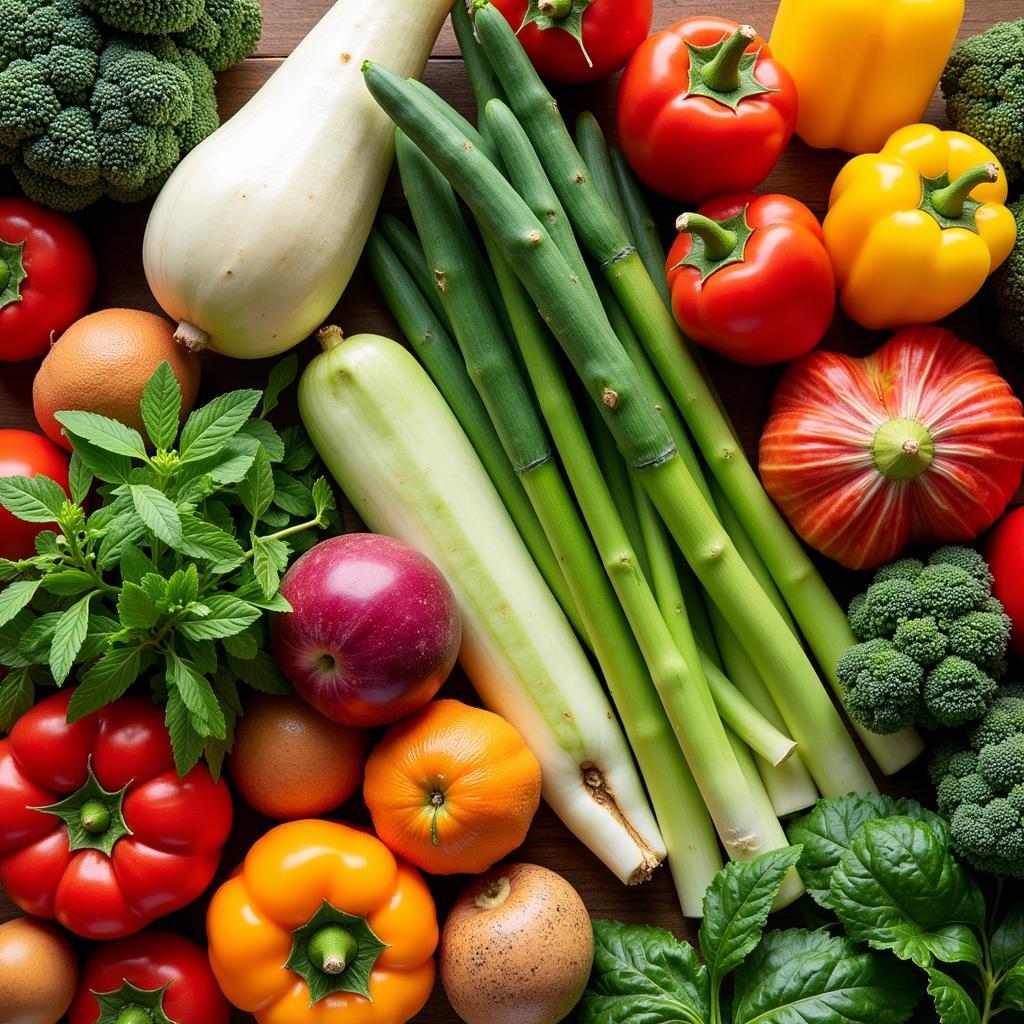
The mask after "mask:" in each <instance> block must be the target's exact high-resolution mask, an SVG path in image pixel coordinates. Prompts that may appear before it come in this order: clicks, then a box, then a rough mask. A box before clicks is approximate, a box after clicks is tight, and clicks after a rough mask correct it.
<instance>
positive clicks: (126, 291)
mask: <svg viewBox="0 0 1024 1024" xmlns="http://www.w3.org/2000/svg"><path fill="white" fill-rule="evenodd" d="M340 2H343V3H344V2H351V0H340ZM408 2H410V3H415V2H416V0H408ZM263 6H264V10H265V12H266V27H265V31H264V35H263V40H262V42H261V44H260V47H259V49H258V51H257V55H256V56H255V57H253V58H252V59H250V60H248V61H246V62H245V63H244V64H243V65H241V66H240V67H238V68H235V69H233V70H231V71H228V72H226V73H224V74H223V75H221V76H220V83H219V99H220V107H221V113H222V116H223V117H225V118H226V117H229V116H230V115H231V114H233V113H234V112H235V111H236V110H237V109H238V108H239V107H240V106H241V105H242V104H243V103H244V102H245V101H246V100H247V99H248V98H249V97H250V96H251V95H252V94H253V93H254V92H255V91H256V90H257V89H258V88H259V87H260V86H261V85H262V84H263V83H264V82H265V81H266V80H267V79H268V78H269V77H270V75H271V74H273V72H274V70H275V69H276V68H277V66H278V65H279V64H280V62H281V59H282V58H283V57H285V56H287V54H288V53H289V52H290V51H291V49H292V48H293V47H294V46H295V45H296V44H297V43H298V42H299V40H300V39H302V37H303V36H304V35H305V34H306V32H308V31H309V29H310V28H312V27H313V25H314V24H315V23H316V21H317V20H318V19H319V17H320V16H321V15H322V14H323V13H324V11H326V10H327V9H328V8H329V7H330V6H331V0H263ZM655 6H656V14H655V28H662V27H665V26H666V25H669V24H671V23H672V22H674V21H676V20H678V19H679V18H681V17H684V16H687V15H692V14H703V13H710V11H711V10H712V9H713V10H714V12H715V13H719V14H722V15H724V16H727V17H731V18H735V19H736V20H738V21H745V22H750V23H752V24H753V25H755V27H757V28H758V29H759V31H761V32H762V33H763V34H764V35H767V34H768V33H769V31H770V29H771V24H772V20H773V18H774V12H775V7H776V3H775V0H718V2H717V4H715V5H713V8H712V7H711V6H704V5H701V4H698V3H695V2H693V0H656V4H655ZM1021 12H1022V5H1021V0H967V14H966V17H965V20H964V24H963V28H962V34H964V35H967V34H972V33H975V32H978V31H981V30H982V29H984V28H986V27H988V26H989V25H991V24H992V23H994V22H996V21H1001V20H1005V19H1008V18H1011V17H1019V16H1020V15H1021ZM425 79H426V81H427V82H428V84H430V85H431V86H432V87H433V88H434V89H436V90H438V91H439V92H440V93H441V94H442V95H443V96H445V97H446V98H447V99H448V100H449V101H451V102H453V103H454V104H455V106H457V107H458V108H459V109H460V110H462V111H463V112H465V113H467V114H472V113H473V101H472V97H471V93H470V91H469V88H468V84H467V82H466V79H465V75H464V71H463V68H462V66H461V63H460V62H459V60H458V51H457V48H456V46H455V42H454V38H453V36H452V34H451V31H450V27H448V26H446V27H445V29H444V31H443V32H442V34H441V36H440V38H439V40H438V43H437V46H436V49H435V51H434V57H433V58H432V59H431V62H430V64H429V66H428V68H427V71H426V75H425ZM614 95H615V82H614V80H613V81H609V82H605V83H601V84H599V85H596V86H593V87H581V88H575V89H563V90H561V91H560V92H559V94H558V96H559V102H560V105H561V106H562V109H563V110H564V112H565V114H566V116H567V118H575V116H576V114H577V113H578V112H579V111H580V110H584V109H589V110H593V111H594V112H595V113H596V114H597V115H598V117H599V118H600V120H601V122H602V124H603V125H604V126H605V130H606V131H607V132H608V133H609V136H610V137H612V138H613V136H614V123H613V118H612V117H611V116H610V115H611V111H612V105H613V102H614ZM929 116H930V119H932V120H935V121H937V122H938V123H942V122H943V120H944V118H943V116H942V107H941V102H940V101H939V99H938V98H936V99H935V101H934V102H933V104H932V107H931V110H930V113H929ZM844 160H845V157H844V156H843V155H842V154H839V153H836V152H831V151H829V152H823V151H815V150H811V149H809V148H808V147H806V146H804V145H803V144H802V143H800V142H799V141H798V140H794V142H793V143H792V144H791V146H790V147H789V148H788V150H787V152H786V153H785V155H784V156H783V158H782V160H781V162H780V163H779V166H778V167H777V169H776V170H775V172H774V173H773V175H772V176H771V178H769V180H768V181H767V182H766V184H765V186H764V188H763V190H764V191H777V192H785V193H788V194H790V195H793V196H796V197H797V198H799V199H801V200H802V201H803V202H805V203H807V204H808V205H809V206H810V207H811V208H812V209H814V210H815V211H816V212H817V213H819V214H821V213H822V212H823V211H824V207H825V204H826V200H827V196H828V192H829V188H830V186H831V183H832V180H833V178H834V177H835V174H836V172H837V171H838V169H839V168H840V167H841V165H842V164H843V162H844ZM385 204H386V205H387V206H390V207H394V208H399V207H401V206H402V205H403V204H402V199H401V194H400V191H399V189H398V188H397V185H396V183H395V182H394V180H392V182H391V183H389V186H388V191H387V194H386V196H385ZM657 209H658V212H659V214H660V215H661V218H662V222H663V223H664V224H665V226H666V231H667V230H669V228H670V226H671V224H672V223H673V221H674V215H675V213H676V212H679V211H674V210H673V209H672V208H671V207H670V206H669V205H667V204H661V205H660V206H659V207H658V208H657ZM147 214H148V204H142V205H139V206H135V207H124V206H119V205H116V204H111V203H103V204H100V205H98V206H97V207H95V208H93V209H92V210H90V211H88V212H86V213H85V214H83V215H82V216H81V217H80V218H79V219H80V222H81V224H82V226H83V227H84V229H85V230H86V232H87V233H88V235H89V237H90V240H91V241H92V243H93V245H94V247H95V249H96V253H97V257H98V260H99V265H100V286H99V292H98V295H97V298H96V307H97V308H104V307H109V306H126V307H133V308H139V309H150V310H153V311H158V307H157V306H156V305H155V303H154V301H153V299H152V296H151V295H150V294H149V291H148V288H147V286H146V281H145V277H144V275H143V272H142V260H141V241H142V234H143V230H144V227H145V223H146V217H147ZM333 319H334V321H335V322H336V323H338V324H339V325H340V326H341V327H342V328H343V329H344V330H345V331H346V333H349V334H351V333H356V332H360V331H376V332H381V333H384V334H390V335H392V336H396V337H397V329H396V327H395V325H394V323H393V321H392V320H391V317H390V316H389V314H388V313H387V311H386V309H385V308H384V306H383V303H382V301H381V299H380V296H379V295H378V294H377V293H376V291H375V289H374V288H373V286H372V284H371V283H370V282H369V280H368V278H367V276H366V275H365V274H364V273H363V272H362V271H360V272H358V273H357V275H356V277H355V278H354V279H353V281H352V283H351V285H350V287H349V289H348V291H347V293H346V295H345V296H344V298H343V299H342V301H341V303H340V304H339V306H338V309H337V310H336V311H335V314H334V317H333ZM991 324H992V314H991V310H990V309H989V308H988V307H987V305H986V303H985V300H978V301H976V302H975V303H972V304H971V306H969V307H968V308H967V309H965V310H963V311H961V312H960V313H959V314H957V316H955V317H954V318H953V319H952V320H951V322H950V326H952V327H953V328H954V329H955V330H957V331H958V332H959V333H960V334H961V335H963V336H965V337H967V338H969V339H971V340H973V341H975V342H977V343H978V344H980V345H981V346H982V347H984V348H985V349H986V351H988V352H990V354H991V355H992V356H993V357H994V358H995V359H996V360H997V362H998V363H999V365H1000V368H1001V369H1002V371H1003V372H1004V374H1005V375H1006V376H1007V377H1008V378H1009V379H1010V380H1011V381H1012V382H1013V383H1014V385H1015V386H1016V388H1017V391H1018V393H1024V360H1022V359H1020V358H1019V357H1016V356H1013V355H1011V354H1008V353H1007V352H1006V351H1005V350H1004V349H1002V348H1000V346H999V345H998V343H996V342H995V339H994V338H993V336H992V329H991ZM881 340H882V336H881V335H872V334H869V333H868V332H865V331H863V330H860V329H859V328H856V327H855V326H854V325H852V324H850V323H849V322H848V321H847V320H845V318H843V317H842V316H837V319H836V322H835V324H834V325H833V328H832V331H831V333H830V335H829V337H828V338H827V339H826V342H825V344H826V346H827V347H831V348H840V349H843V350H845V351H850V352H858V353H862V352H866V351H869V350H870V349H871V348H873V347H874V346H875V345H877V344H878V343H879V342H880V341H881ZM299 351H300V355H301V358H302V359H303V361H306V360H308V359H309V358H310V357H311V355H312V354H313V347H312V345H311V343H309V342H307V343H306V344H305V345H304V346H302V347H301V348H300V350H299ZM269 365H270V364H269V363H261V362H256V363H253V362H233V361H230V360H225V359H222V358H220V357H216V356H212V355H207V356H204V380H203V389H204V393H205V394H213V393H216V392H217V391H220V390H225V389H226V388H228V387H239V386H257V387H258V386H262V383H263V382H264V380H265V376H266V372H267V369H268V366H269ZM0 366H2V369H0V426H4V427H21V428H25V429H35V422H34V419H33V416H32V408H31V399H30V395H31V381H32V377H33V375H34V373H35V370H36V364H33V363H29V364H16V365H11V364H0ZM712 369H713V373H714V376H715V380H716V382H717V384H718V386H719V388H720V390H721V391H722V393H723V395H724V397H725V400H726V403H727V405H728V406H729V409H730V412H731V413H732V415H733V417H734V419H735V420H736V422H737V425H738V429H739V432H740V435H741V439H742V441H743V443H744V445H745V447H746V449H747V452H748V454H749V455H750V456H751V457H752V458H756V451H757V439H758V436H759V432H760V429H761V427H762V425H763V423H764V420H765V417H766V415H767V410H768V404H769V400H770V397H771V393H772V388H773V386H774V383H775V380H776V379H777V375H778V372H777V371H776V370H773V369H768V370H764V369H761V370H752V369H745V368H741V367H736V366H732V365H729V364H725V363H722V362H718V361H712ZM280 415H281V419H282V421H283V422H287V421H288V419H289V418H290V417H291V418H293V417H294V415H295V412H294V407H293V406H291V405H289V404H288V403H286V404H285V405H284V407H283V408H282V410H281V413H280ZM822 569H823V572H824V574H825V576H826V578H827V579H828V580H829V582H830V584H832V585H833V586H834V588H835V589H836V592H837V593H838V594H839V595H840V597H841V598H844V599H845V598H846V597H848V596H849V595H850V594H852V593H853V592H855V591H856V589H859V587H860V586H861V585H862V580H860V579H858V578H857V577H855V576H854V575H853V574H850V573H846V572H843V571H841V570H838V569H837V568H836V567H835V566H833V565H829V564H823V565H822ZM447 692H448V694H449V695H452V696H458V697H462V698H464V699H467V700H471V699H472V696H471V693H470V691H469V689H468V687H467V686H466V684H465V682H464V681H463V680H461V679H454V680H453V681H452V682H451V683H450V684H449V687H448V690H447ZM879 782H880V784H881V786H882V787H883V788H884V789H886V790H889V791H892V792H898V793H900V794H906V795H917V796H919V797H921V798H922V799H926V800H927V799H930V794H929V791H928V787H927V784H926V780H925V776H924V772H923V768H922V766H920V765H918V766H915V767H913V768H911V769H910V770H908V771H907V772H904V773H903V774H902V775H901V776H900V777H899V778H897V779H895V780H886V779H880V780H879ZM339 815H340V816H341V817H343V818H345V819H346V820H353V821H357V822H365V821H366V820H367V819H366V812H365V810H364V809H363V808H362V807H361V806H359V805H358V802H356V801H353V803H352V804H351V805H349V806H346V807H345V808H342V809H341V811H340V812H339ZM269 826H270V823H269V822H268V821H266V820H264V819H261V818H259V816H258V815H256V814H254V813H253V812H251V811H249V810H248V809H247V808H245V807H242V806H238V808H237V827H236V829H235V832H234V835H233V837H232V839H231V841H230V843H229V847H228V849H227V850H226V853H225V857H224V863H223V867H222V873H227V872H228V871H229V870H230V869H231V868H232V867H233V866H234V865H235V864H236V863H237V862H238V861H239V860H240V859H241V857H242V856H243V855H244V853H245V851H246V849H247V847H248V846H249V845H250V844H251V842H252V841H253V840H254V839H255V838H256V837H257V836H259V835H260V834H261V833H262V832H263V831H265V830H266V829H267V828H268V827H269ZM515 857H516V859H522V860H528V861H535V862H537V863H540V864H544V865H546V866H548V867H550V868H552V869H554V870H556V871H559V872H561V873H562V874H563V875H564V876H565V877H566V878H567V879H568V880H569V881H570V882H571V883H572V884H573V885H575V886H576V888H577V889H578V890H579V891H580V893H581V894H582V896H583V898H584V900H585V902H586V904H587V906H588V908H589V910H590V911H591V913H592V914H593V915H594V916H598V917H600V916H608V917H615V918H618V919H620V920H624V921H631V922H645V923H650V924H655V925H659V926H661V927H665V928H668V929H670V930H672V931H674V932H675V933H676V934H677V935H680V936H686V937H689V938H694V937H695V934H696V930H695V928H694V927H693V924H692V923H691V922H687V921H685V920H684V919H683V918H682V916H681V915H680V913H679V911H678V908H677V904H676V899H675V894H674V891H673V889H672V885H671V880H670V879H669V876H668V873H667V871H665V870H664V869H663V870H662V871H660V872H659V873H658V874H657V875H656V876H655V878H654V880H653V881H651V882H650V883H648V884H647V885H645V886H642V887H638V888H633V889H626V888H624V887H623V886H621V885H620V884H619V883H618V882H617V881H616V880H615V879H614V878H613V877H612V876H611V875H610V874H609V873H608V872H607V871H606V870H605V869H604V868H603V867H602V866H601V865H600V864H599V863H598V862H597V860H596V859H595V858H594V857H593V856H592V855H591V854H590V853H589V852H588V851H587V850H586V849H584V848H583V847H582V846H581V845H580V844H579V843H578V842H577V841H576V840H575V839H574V838H573V837H572V836H570V835H569V833H568V832H567V831H566V830H565V829H564V828H563V827H562V826H561V824H560V823H559V822H558V821H557V819H556V818H555V817H554V815H553V814H551V812H550V811H548V810H547V809H546V808H542V809H541V811H540V813H539V814H538V816H537V819H536V821H535V822H534V825H533V828H532V830H531V832H530V835H529V837H528V839H527V841H526V843H525V844H524V846H523V847H522V849H521V850H519V851H518V852H517V853H516V854H515ZM466 882H467V879H466V878H465V877H454V878H439V879H436V880H434V882H433V884H432V888H433V890H434V892H435V895H436V896H437V900H438V906H439V912H440V913H441V914H442V915H443V914H444V912H445V911H446V909H447V907H448V906H449V905H450V903H451V901H452V900H453V899H454V898H455V896H456V895H457V894H458V892H459V891H460V889H461V888H462V887H463V886H464V885H465V884H466ZM204 909H205V904H204V901H200V902H199V903H198V904H196V905H194V906H193V907H191V908H189V909H187V910H185V911H183V912H181V913H179V914H177V915H175V916H173V917H172V918H169V919H167V921H166V922H162V924H164V923H166V925H167V926H168V927H171V928H174V929H177V930H180V931H182V932H183V933H185V934H189V935H192V936H194V937H196V938H200V937H201V936H202V919H203V911H204ZM19 913H20V911H18V910H17V909H16V908H15V907H14V906H13V905H12V904H11V903H10V902H9V901H8V900H7V899H6V897H5V895H4V893H3V891H2V889H0V921H3V920H6V919H8V918H10V917H14V916H17V915H18V914H19ZM81 949H82V952H83V954H84V953H85V952H86V951H87V949H86V945H85V944H82V945H81ZM417 1019H418V1020H419V1021H422V1022H425V1024H442V1022H444V1024H450V1022H453V1021H455V1020H457V1018H456V1017H455V1015H454V1013H453V1012H452V1010H451V1009H450V1007H449V1006H448V1004H447V1002H446V1001H445V999H444V995H443V992H442V991H441V990H440V986H439V987H438V989H437V991H436V992H435V994H434V997H433V999H432V1000H431V1002H430V1004H429V1005H428V1006H427V1008H426V1009H425V1010H424V1011H423V1013H422V1014H421V1015H420V1016H419V1017H418V1018H417ZM236 1020H237V1021H239V1022H241V1021H248V1020H251V1018H250V1017H248V1016H247V1015H244V1014H239V1015H237V1017H236ZM181 1024H204V1022H202V1021H188V1022H181Z"/></svg>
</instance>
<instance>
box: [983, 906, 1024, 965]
mask: <svg viewBox="0 0 1024 1024" xmlns="http://www.w3.org/2000/svg"><path fill="white" fill-rule="evenodd" d="M989 947H990V951H991V954H992V966H993V968H995V970H996V971H997V972H999V973H1002V972H1003V971H1005V970H1007V969H1008V968H1010V967H1012V966H1013V965H1014V964H1015V963H1016V962H1017V961H1018V960H1020V959H1021V957H1024V903H1015V904H1014V905H1013V906H1012V907H1010V910H1009V912H1008V913H1007V915H1006V917H1004V918H1003V921H1002V923H1001V924H1000V925H999V927H998V928H997V929H996V930H995V931H994V932H993V933H992V938H991V939H990V940H989Z"/></svg>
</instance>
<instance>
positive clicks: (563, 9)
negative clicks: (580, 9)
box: [537, 0, 573, 19]
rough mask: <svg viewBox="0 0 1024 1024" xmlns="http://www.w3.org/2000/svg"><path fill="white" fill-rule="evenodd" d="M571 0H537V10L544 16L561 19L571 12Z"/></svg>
mask: <svg viewBox="0 0 1024 1024" xmlns="http://www.w3.org/2000/svg"><path fill="white" fill-rule="evenodd" d="M572 4H573V0H537V10H538V11H540V13H541V14H543V15H544V17H545V18H555V19H561V18H566V17H568V16H569V15H570V14H571V13H572Z"/></svg>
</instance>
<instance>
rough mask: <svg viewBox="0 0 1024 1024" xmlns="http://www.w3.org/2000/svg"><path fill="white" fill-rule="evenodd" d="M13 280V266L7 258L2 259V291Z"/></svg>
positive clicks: (0, 275)
mask: <svg viewBox="0 0 1024 1024" xmlns="http://www.w3.org/2000/svg"><path fill="white" fill-rule="evenodd" d="M10 281H11V267H10V264H9V263H8V262H7V260H4V259H0V292H2V291H4V289H6V287H7V285H8V284H10Z"/></svg>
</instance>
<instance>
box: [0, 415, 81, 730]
mask: <svg viewBox="0 0 1024 1024" xmlns="http://www.w3.org/2000/svg"><path fill="white" fill-rule="evenodd" d="M69 468H70V466H69V460H68V457H67V455H65V454H64V452H62V451H61V450H60V449H59V448H58V447H57V446H56V445H55V444H53V442H52V441H48V440H47V439H46V438H45V437H40V435H39V434H32V433H30V432H29V431H27V430H0V479H3V478H5V477H12V478H15V479H23V478H31V477H45V478H46V479H48V480H53V481H55V483H56V484H57V486H58V490H59V491H60V492H61V493H60V497H57V493H56V492H54V497H55V501H56V502H62V501H63V500H64V498H65V497H68V496H70V493H71V492H70V484H69V482H68V470H69ZM55 519H56V513H54V515H53V516H52V517H47V518H46V519H44V520H42V521H41V522H28V521H26V520H24V519H20V518H19V517H18V516H16V515H14V513H12V512H9V511H8V510H7V509H6V508H5V507H4V506H3V505H2V504H0V558H2V559H13V560H17V559H22V558H32V557H34V556H35V553H36V538H37V537H38V536H39V534H40V533H42V532H43V531H44V530H45V529H46V527H47V526H48V525H53V521H54V520H55ZM0 564H3V563H0ZM2 600H3V598H2V595H0V606H2ZM0 687H2V683H0ZM4 721H7V722H8V724H9V719H2V718H0V728H2V727H3V722H4Z"/></svg>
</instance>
